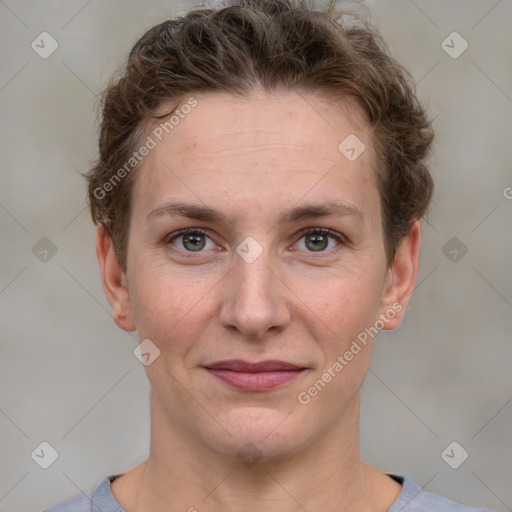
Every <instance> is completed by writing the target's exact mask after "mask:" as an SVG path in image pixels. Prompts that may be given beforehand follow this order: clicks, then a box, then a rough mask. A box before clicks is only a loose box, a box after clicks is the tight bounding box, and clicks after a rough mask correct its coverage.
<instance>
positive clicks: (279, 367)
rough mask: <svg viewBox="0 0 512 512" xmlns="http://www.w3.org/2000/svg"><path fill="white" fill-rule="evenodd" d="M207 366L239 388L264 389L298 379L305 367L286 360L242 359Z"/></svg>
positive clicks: (210, 370) (220, 377)
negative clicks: (249, 360) (250, 360)
mask: <svg viewBox="0 0 512 512" xmlns="http://www.w3.org/2000/svg"><path fill="white" fill-rule="evenodd" d="M205 368H206V369H207V370H208V371H209V372H210V373H211V374H212V375H214V376H215V377H217V378H218V379H220V380H222V381H224V382H226V383H227V384H230V385H231V386H233V387H236V388H238V389H244V390H249V391H262V390H265V389H272V388H275V387H277V386H281V385H282V384H286V383H287V382H291V381H292V380H294V379H296V378H297V377H298V376H299V375H300V374H301V373H302V372H303V371H304V370H305V368H303V367H300V366H297V365H294V364H291V363H286V362H284V361H275V360H272V361H261V362H258V363H248V362H246V361H242V360H240V359H235V360H230V361H219V362H218V363H214V364H211V365H208V366H205Z"/></svg>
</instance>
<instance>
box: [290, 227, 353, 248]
mask: <svg viewBox="0 0 512 512" xmlns="http://www.w3.org/2000/svg"><path fill="white" fill-rule="evenodd" d="M302 240H304V244H303V246H304V247H305V250H306V251H309V252H330V251H331V250H333V249H335V248H336V247H337V246H339V245H343V244H344V243H345V237H344V236H343V235H341V234H339V233H336V232H334V231H332V230H330V229H327V228H308V229H307V230H305V231H303V233H302V238H301V241H302ZM330 240H334V242H335V243H333V244H330V243H329V241H330ZM299 249H302V247H299Z"/></svg>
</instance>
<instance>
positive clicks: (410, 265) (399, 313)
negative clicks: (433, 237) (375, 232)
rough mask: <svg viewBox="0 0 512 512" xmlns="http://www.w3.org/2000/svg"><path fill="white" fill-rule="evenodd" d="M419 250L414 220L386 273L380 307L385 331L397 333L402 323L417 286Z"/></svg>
mask: <svg viewBox="0 0 512 512" xmlns="http://www.w3.org/2000/svg"><path fill="white" fill-rule="evenodd" d="M419 249H420V223H419V221H418V220H416V221H415V222H414V223H413V224H412V226H411V229H410V230H409V233H408V234H407V235H406V236H405V238H404V239H403V240H402V242H401V243H400V245H399V246H398V247H397V250H396V253H395V257H394V258H393V262H392V263H391V265H390V267H389V268H388V270H387V275H386V280H385V285H384V290H383V294H382V298H381V305H380V313H381V316H380V318H381V319H382V320H383V322H382V323H383V324H384V327H383V329H384V330H392V329H396V328H397V327H398V326H399V325H400V324H401V323H402V319H403V317H404V315H405V310H406V309H407V305H408V304H409V300H410V298H411V295H412V292H413V290H414V286H415V284H416V277H417V275H418V261H419V252H420V251H419Z"/></svg>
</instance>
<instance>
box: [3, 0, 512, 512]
mask: <svg viewBox="0 0 512 512" xmlns="http://www.w3.org/2000/svg"><path fill="white" fill-rule="evenodd" d="M184 5H185V3H184V2H183V3H181V4H179V5H176V4H175V3H174V2H166V1H163V0H161V1H157V0H152V1H149V0H148V1H145V2H142V1H140V2H136V1H134V0H131V1H121V0H108V1H102V2H100V1H97V0H92V1H87V0H76V1H71V0H68V1H65V2H64V1H49V0H48V1H37V2H36V1H34V0H32V1H17V2H15V1H14V0H5V1H0V38H1V44H0V52H1V53H0V55H1V62H2V64H1V68H0V109H1V112H2V123H1V125H0V130H1V135H0V140H1V166H0V169H1V170H0V172H1V186H0V225H1V233H2V251H1V265H0V322H1V323H0V329H1V331H0V332H1V358H0V371H1V379H2V381H1V386H0V432H1V434H2V435H1V441H0V443H1V449H2V452H1V453H2V456H1V459H0V510H1V511H12V512H24V511H31V510H38V509H40V508H42V507H45V506H49V505H50V504H54V503H57V502H58V501H62V500H64V499H66V498H69V497H71V496H74V495H76V494H78V493H80V492H81V491H86V490H89V489H91V488H93V487H95V486H96V485H97V484H98V483H99V481H100V480H101V479H102V478H103V477H104V476H106V475H107V474H111V473H116V472H123V471H126V470H128V469H129V468H131V467H132V466H134V465H135V464H137V463H138V462H140V461H142V460H143V459H144V458H146V456H147V453H148V446H149V445H148V440H149V410H148V384H147V380H146V377H145V374H144V371H143V366H142V365H141V364H140V363H139V361H138V360H137V359H136V358H135V357H134V355H133V349H134V348H135V347H136V344H137V340H136V337H135V336H133V335H129V334H127V333H125V332H123V331H121V330H120V329H118V328H117V327H116V326H115V324H114V323H113V321H112V319H111V316H110V307H109V305H108V303H107V301H106V299H105V297H104V294H103V290H102V288H101V283H100V278H99V271H98V268H97V263H96V256H95V252H94V240H95V231H94V227H93V225H92V222H91V221H90V219H89V214H88V211H87V209H86V208H85V188H84V183H83V181H82V178H81V177H80V175H79V174H78V172H77V169H79V170H84V169H86V168H87V166H88V165H89V163H90V162H91V161H92V159H93V158H94V156H95V152H96V126H97V125H96V110H95V105H96V98H95V94H96V93H97V92H98V91H99V90H100V88H101V87H103V86H104V84H105V82H106V80H107V79H108V77H109V76H110V75H111V73H112V72H113V71H115V70H116V69H117V68H118V67H119V65H120V64H121V63H122V61H123V60H124V58H125V57H126V55H127V53H128V51H129V50H130V49H131V47H132V45H133V43H134V42H135V41H136V39H137V38H138V37H139V36H140V35H142V33H143V32H144V30H145V29H146V28H149V26H151V25H153V24H155V23H157V22H159V21H162V20H163V19H166V18H169V17H172V15H173V14H174V12H176V10H179V9H182V8H183V7H184ZM190 5H191V4H189V6H190ZM368 5H369V6H370V8H371V9H372V10H373V12H374V15H375V19H376V21H377V23H378V26H379V27H380V29H381V31H382V33H383V34H384V36H385V37H386V39H387V40H388V42H389V44H390V47H391V49H392V51H393V53H394V55H395V56H396V57H397V58H398V60H399V61H401V62H402V63H403V64H404V65H405V66H406V67H408V68H409V69H410V71H411V72H412V74H413V76H414V77H415V79H416V80H417V81H418V82H419V85H418V92H419V95H420V97H421V98H422V99H423V100H424V101H428V104H429V112H430V114H431V115H432V116H437V117H436V121H435V123H434V126H435V129H436V134H437V140H436V154H435V158H434V159H433V160H432V172H433V174H434V176H435V179H436V186H437V188H436V191H435V196H434V203H433V204H432V208H431V211H430V214H429V217H428V222H424V225H423V226H424V231H423V246H422V251H421V268H420V274H419V278H418V287H417V289H416V290H415V292H414V296H413V298H412V301H411V306H410V310H409V311H408V313H407V315H406V318H405V321H404V324H403V325H402V326H401V327H400V328H399V329H398V330H397V331H394V332H392V333H387V332H384V333H382V334H381V335H380V340H378V341H377V343H376V351H375V355H374V360H373V363H372V367H371V371H370V373H369V375H368V378H367V380H366V382H365V384H364V387H363V392H362V434H361V445H362V455H363V458H365V460H367V461H368V462H370V463H372V464H374V465H376V466H377V467H379V468H381V469H382V470H385V471H387V472H392V473H397V474H402V475H404V474H405V475H409V476H411V477H412V478H414V479H415V480H416V481H417V482H418V483H419V484H420V485H421V486H425V489H427V490H429V491H431V492H435V493H438V494H442V495H445V496H448V497H450V498H452V499H455V500H458V501H462V502H466V503H470V504H473V505H477V506H482V507H487V508H492V509H493V510H496V511H506V510H512V485H511V474H512V434H511V432H512V429H511V426H512V403H511V402H512V372H510V361H511V358H512V346H511V344H510V333H511V332H512V315H511V313H512V279H511V275H510V262H511V261H512V239H511V231H512V230H511V229H510V225H511V218H512V200H510V199H507V197H506V196H507V195H508V197H512V189H509V188H507V187H512V173H511V167H510V146H511V131H512V130H511V118H512V99H511V97H512V86H511V84H512V80H511V78H512V61H511V59H510V57H509V56H510V51H511V39H512V37H511V30H510V26H511V20H512V2H511V1H510V0H501V1H496V0H478V1H477V0H473V1H468V0H458V1H450V2H446V1H441V0H425V1H420V0H416V1H415V2H413V1H408V0H381V1H377V0H372V1H369V2H368ZM43 31H47V32H49V33H50V34H51V35H52V36H53V37H54V38H55V39H56V40H57V42H58V44H59V47H58V49H57V50H56V51H55V53H53V54H52V55H51V56H50V57H49V58H47V59H42V58H41V57H39V55H38V54H36V53H35V51H33V49H32V48H31V42H32V41H33V40H34V39H35V38H36V37H37V36H38V35H39V34H40V33H41V32H43ZM453 31H457V32H458V33H460V34H461V36H462V37H463V38H464V39H465V40H466V41H467V42H468V44H469V47H468V49H467V50H466V51H465V52H464V53H463V54H462V55H461V56H460V57H458V58H457V59H453V58H451V57H450V56H449V55H448V54H447V53H446V52H445V51H444V50H443V48H442V47H441V43H442V41H443V40H445V38H446V37H447V36H448V35H449V34H451V33H452V32H453ZM507 191H509V192H510V193H507ZM43 237H47V238H48V239H49V240H51V242H52V243H53V244H54V245H55V247H56V249H57V252H56V254H55V255H53V256H52V253H51V252H49V253H48V255H47V261H46V262H45V261H41V260H40V259H38V258H37V257H36V255H37V254H38V251H40V250H42V249H41V246H37V245H36V244H37V243H38V242H39V241H40V239H41V238H43ZM452 237H457V238H458V240H459V242H457V243H458V244H459V249H460V247H462V246H461V245H460V244H464V246H465V247H467V253H466V254H465V255H464V256H463V257H462V258H460V254H461V252H458V257H459V258H460V259H459V260H458V261H456V262H453V261H450V259H449V258H448V257H447V256H445V253H446V254H448V255H449V253H448V251H449V250H452V249H453V248H452V247H451V246H448V248H445V249H444V252H443V247H445V244H446V243H447V242H448V241H449V240H450V239H451V238H452ZM45 243H47V242H44V241H43V242H39V244H43V245H44V244H45ZM34 246H36V249H34V250H33V247H34ZM43 249H44V247H43ZM34 252H35V253H36V254H34ZM453 254H454V253H452V256H453ZM39 256H40V257H42V256H41V254H40V255H39ZM42 441H47V442H49V443H50V444H51V445H52V446H53V447H54V448H55V449H56V450H57V451H58V454H59V457H58V459H57V460H56V461H55V463H54V464H53V465H51V466H50V467H49V468H48V469H46V470H44V469H42V468H40V467H39V466H38V465H37V464H36V463H35V462H34V461H33V460H32V458H31V453H32V452H33V450H34V449H35V448H36V447H37V446H38V445H39V444H40V443H41V442H42ZM452 441H457V442H458V443H459V444H460V445H461V446H463V447H464V449H465V450H467V452H468V453H469V458H468V459H467V460H466V461H465V462H464V463H463V464H462V465H461V466H460V467H459V468H458V469H452V468H451V467H449V466H448V464H447V463H446V462H445V461H444V460H443V459H442V458H441V452H442V451H443V450H444V449H445V448H446V447H447V446H448V445H449V444H450V443H451V442H452Z"/></svg>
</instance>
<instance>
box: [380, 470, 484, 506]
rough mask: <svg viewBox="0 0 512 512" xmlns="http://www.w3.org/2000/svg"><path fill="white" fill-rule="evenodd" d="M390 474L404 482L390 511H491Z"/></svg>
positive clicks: (407, 478)
mask: <svg viewBox="0 0 512 512" xmlns="http://www.w3.org/2000/svg"><path fill="white" fill-rule="evenodd" d="M390 476H391V477H392V478H394V479H396V480H398V481H400V483H402V492H401V493H400V495H399V496H398V498H397V499H396V501H395V503H393V506H392V507H391V508H390V509H389V511H388V512H490V511H489V510H484V509H482V508H475V507H470V506H468V505H462V504H461V503H457V502H455V501H452V500H449V499H448V498H443V497H442V496H438V495H437V494H432V493H430V492H426V491H424V490H423V489H422V488H421V487H420V486H419V485H418V484H417V483H416V482H415V481H414V480H412V479H411V478H409V477H407V476H405V477H404V476H398V475H390Z"/></svg>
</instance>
